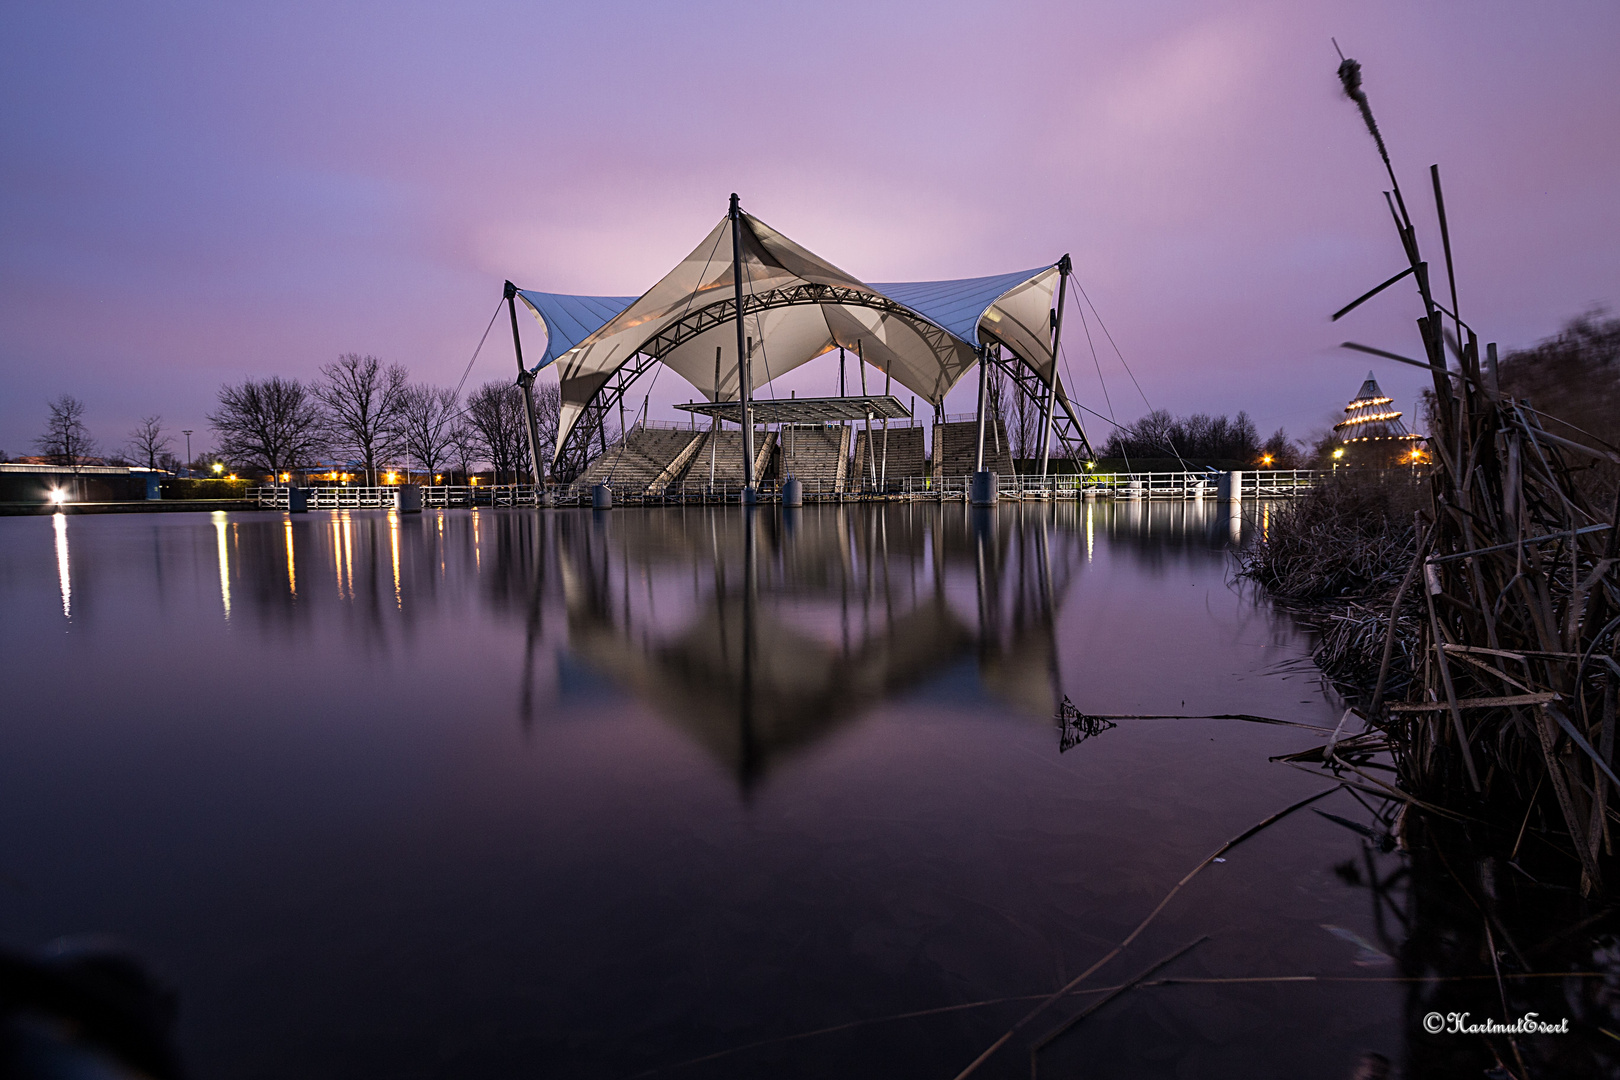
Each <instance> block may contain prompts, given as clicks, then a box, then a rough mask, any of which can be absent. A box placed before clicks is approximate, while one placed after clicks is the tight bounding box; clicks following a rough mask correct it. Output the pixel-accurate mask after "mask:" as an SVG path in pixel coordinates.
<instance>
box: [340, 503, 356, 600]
mask: <svg viewBox="0 0 1620 1080" xmlns="http://www.w3.org/2000/svg"><path fill="white" fill-rule="evenodd" d="M353 525H354V523H353V522H352V521H351V520H350V518H349V512H348V511H347V510H345V511H343V514H342V524H341V529H342V544H343V568H342V576H343V580H344V581H346V582H347V585H348V594H349V599H350V600H353V599H354V528H353Z"/></svg>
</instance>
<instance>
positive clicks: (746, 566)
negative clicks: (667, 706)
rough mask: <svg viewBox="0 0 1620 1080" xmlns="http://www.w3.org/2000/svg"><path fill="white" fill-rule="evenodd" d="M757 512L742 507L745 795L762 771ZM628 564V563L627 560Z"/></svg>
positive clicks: (741, 776)
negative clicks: (757, 716) (757, 735)
mask: <svg viewBox="0 0 1620 1080" xmlns="http://www.w3.org/2000/svg"><path fill="white" fill-rule="evenodd" d="M757 513H758V510H757V508H755V507H753V506H745V507H743V597H742V678H741V680H739V681H740V687H739V689H740V691H741V694H740V708H739V709H738V712H737V782H738V783H739V784H741V785H742V789H743V792H744V793H745V794H746V793H747V792H748V790H749V789H750V788H752V787H753V785H754V780H755V777H756V774H757V773H758V771H759V767H760V763H759V760H758V758H759V753H758V748H757V747H756V746H755V745H754V647H755V644H756V643H755V641H754V605H755V604H757V603H758V602H759V552H758V549H757V547H756V543H755V526H756V524H757V522H756V521H755V515H756V514H757ZM626 561H627V562H628V560H626Z"/></svg>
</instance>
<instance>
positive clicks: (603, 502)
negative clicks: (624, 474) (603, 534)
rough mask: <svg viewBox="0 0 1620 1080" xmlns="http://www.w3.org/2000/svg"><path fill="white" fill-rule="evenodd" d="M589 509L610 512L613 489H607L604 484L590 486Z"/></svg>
mask: <svg viewBox="0 0 1620 1080" xmlns="http://www.w3.org/2000/svg"><path fill="white" fill-rule="evenodd" d="M591 509H592V510H611V509H613V489H612V488H610V487H608V486H607V485H606V484H592V485H591Z"/></svg>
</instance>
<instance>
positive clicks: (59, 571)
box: [52, 510, 73, 620]
mask: <svg viewBox="0 0 1620 1080" xmlns="http://www.w3.org/2000/svg"><path fill="white" fill-rule="evenodd" d="M52 517H53V518H54V521H53V522H52V527H53V528H54V529H55V530H56V578H57V581H58V582H59V583H60V584H61V587H62V617H63V618H64V619H68V620H72V618H73V576H72V572H71V571H70V569H69V567H68V542H67V515H66V514H64V513H62V512H61V511H60V510H58V511H57V512H56V513H55V514H54V515H52Z"/></svg>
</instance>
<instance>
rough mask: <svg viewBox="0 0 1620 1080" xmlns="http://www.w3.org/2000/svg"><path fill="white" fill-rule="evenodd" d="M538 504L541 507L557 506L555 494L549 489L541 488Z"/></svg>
mask: <svg viewBox="0 0 1620 1080" xmlns="http://www.w3.org/2000/svg"><path fill="white" fill-rule="evenodd" d="M539 503H540V505H541V506H545V507H552V506H556V505H557V493H556V492H555V491H552V490H551V489H550V488H542V489H541V490H540V499H539Z"/></svg>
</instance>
